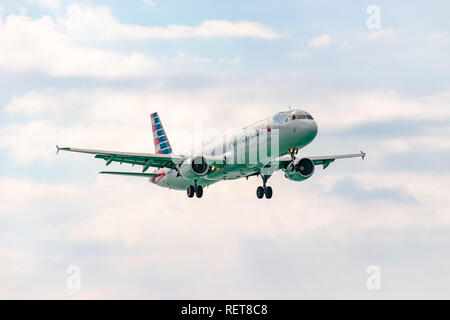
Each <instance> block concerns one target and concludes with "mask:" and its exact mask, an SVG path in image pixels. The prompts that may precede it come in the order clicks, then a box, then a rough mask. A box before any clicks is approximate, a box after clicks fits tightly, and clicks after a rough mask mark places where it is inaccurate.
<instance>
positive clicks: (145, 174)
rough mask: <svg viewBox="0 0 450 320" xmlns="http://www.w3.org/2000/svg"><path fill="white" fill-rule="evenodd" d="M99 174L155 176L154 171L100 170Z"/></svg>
mask: <svg viewBox="0 0 450 320" xmlns="http://www.w3.org/2000/svg"><path fill="white" fill-rule="evenodd" d="M99 174H117V175H121V176H135V177H145V178H150V177H156V173H140V172H118V171H102V172H99Z"/></svg>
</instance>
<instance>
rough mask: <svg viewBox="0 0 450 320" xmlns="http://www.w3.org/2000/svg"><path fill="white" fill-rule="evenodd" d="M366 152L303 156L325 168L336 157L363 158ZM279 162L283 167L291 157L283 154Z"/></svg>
mask: <svg viewBox="0 0 450 320" xmlns="http://www.w3.org/2000/svg"><path fill="white" fill-rule="evenodd" d="M365 156H366V154H365V153H364V152H362V151H360V152H359V153H351V154H340V155H333V156H318V157H317V156H316V157H304V158H308V159H311V160H312V161H313V162H314V164H315V165H316V166H317V165H323V168H324V169H326V167H328V166H329V165H330V163H332V162H334V160H336V159H346V158H359V157H361V159H363V160H364V158H365ZM277 161H278V162H279V166H280V168H283V169H285V168H286V167H287V165H288V164H289V163H290V162H291V161H292V158H291V157H290V156H284V157H281V158H279V159H278V160H277Z"/></svg>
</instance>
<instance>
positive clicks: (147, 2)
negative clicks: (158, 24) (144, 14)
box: [142, 0, 156, 7]
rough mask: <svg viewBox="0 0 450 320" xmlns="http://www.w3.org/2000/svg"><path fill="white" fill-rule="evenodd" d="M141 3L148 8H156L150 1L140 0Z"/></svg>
mask: <svg viewBox="0 0 450 320" xmlns="http://www.w3.org/2000/svg"><path fill="white" fill-rule="evenodd" d="M142 3H143V4H145V5H147V6H149V7H154V6H156V3H155V2H153V1H151V0H142Z"/></svg>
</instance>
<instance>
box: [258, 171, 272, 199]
mask: <svg viewBox="0 0 450 320" xmlns="http://www.w3.org/2000/svg"><path fill="white" fill-rule="evenodd" d="M261 177H262V179H263V186H262V187H261V186H259V187H258V188H257V189H256V196H257V197H258V199H262V198H263V197H264V196H266V198H267V199H270V198H272V194H273V192H272V187H269V186H266V182H267V180H269V176H261Z"/></svg>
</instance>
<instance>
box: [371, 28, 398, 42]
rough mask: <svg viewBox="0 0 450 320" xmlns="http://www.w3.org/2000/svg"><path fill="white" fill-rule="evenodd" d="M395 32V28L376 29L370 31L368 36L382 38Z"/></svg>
mask: <svg viewBox="0 0 450 320" xmlns="http://www.w3.org/2000/svg"><path fill="white" fill-rule="evenodd" d="M394 34H395V31H394V30H393V29H382V30H374V31H370V32H369V35H368V36H367V38H368V39H369V40H375V39H380V38H388V37H392V36H393V35H394Z"/></svg>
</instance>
